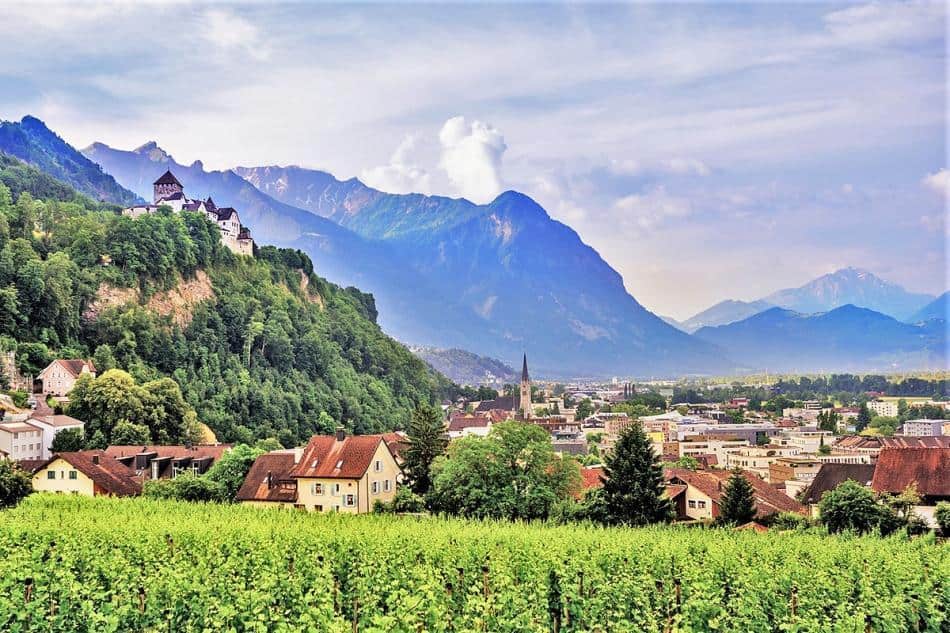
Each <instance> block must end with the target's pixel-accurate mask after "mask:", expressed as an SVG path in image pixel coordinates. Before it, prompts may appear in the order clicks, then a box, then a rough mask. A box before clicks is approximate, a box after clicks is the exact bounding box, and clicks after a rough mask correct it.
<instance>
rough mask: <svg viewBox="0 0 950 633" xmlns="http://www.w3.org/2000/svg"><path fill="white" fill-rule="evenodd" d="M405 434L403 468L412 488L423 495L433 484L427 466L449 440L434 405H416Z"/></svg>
mask: <svg viewBox="0 0 950 633" xmlns="http://www.w3.org/2000/svg"><path fill="white" fill-rule="evenodd" d="M406 434H407V435H408V436H409V447H408V448H407V449H406V461H405V464H404V470H405V471H406V475H407V477H408V479H409V486H410V487H411V488H412V491H413V492H414V493H416V494H418V495H424V494H426V493H427V492H429V488H430V487H431V486H432V477H431V474H430V472H429V468H430V467H431V466H432V462H433V461H435V458H436V457H438V456H439V455H441V454H443V453H444V452H445V447H446V446H448V443H449V440H448V437H447V436H446V434H445V424H444V423H443V422H442V416H441V415H440V414H439V411H437V410H436V409H435V408H434V407H431V406H427V405H422V406H419V407H417V408H416V409H415V410H414V411H413V412H412V418H411V419H410V420H409V428H408V429H407V433H406Z"/></svg>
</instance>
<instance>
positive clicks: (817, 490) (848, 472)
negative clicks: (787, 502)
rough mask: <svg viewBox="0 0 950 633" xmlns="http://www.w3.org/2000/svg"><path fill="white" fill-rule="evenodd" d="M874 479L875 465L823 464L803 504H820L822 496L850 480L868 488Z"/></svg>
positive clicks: (804, 496)
mask: <svg viewBox="0 0 950 633" xmlns="http://www.w3.org/2000/svg"><path fill="white" fill-rule="evenodd" d="M872 477H874V464H822V465H821V468H820V469H819V470H818V473H817V474H816V475H815V478H814V479H812V480H811V483H810V484H809V485H808V487H807V488H805V493H804V495H803V496H802V503H806V504H809V505H812V504H815V503H818V502H819V501H821V497H822V495H824V494H825V493H826V492H828V491H829V490H834V489H835V488H837V487H838V486H840V485H841V484H843V483H844V482H846V481H848V480H849V479H851V480H853V481H856V482H857V483H859V484H861V485H862V486H866V485H868V484H869V483H871V478H872Z"/></svg>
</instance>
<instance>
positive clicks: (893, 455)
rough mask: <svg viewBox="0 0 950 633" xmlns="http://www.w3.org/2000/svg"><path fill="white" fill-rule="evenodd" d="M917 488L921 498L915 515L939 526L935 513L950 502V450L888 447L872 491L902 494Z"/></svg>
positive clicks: (876, 470)
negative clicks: (937, 507)
mask: <svg viewBox="0 0 950 633" xmlns="http://www.w3.org/2000/svg"><path fill="white" fill-rule="evenodd" d="M911 485H913V486H914V487H915V488H916V490H917V494H918V495H920V498H921V502H920V505H918V506H915V507H914V508H913V510H914V513H915V514H917V515H918V516H920V517H921V518H923V519H924V520H925V521H927V523H928V525H930V526H932V527H933V526H935V525H936V524H937V523H936V520H935V519H934V511H935V510H936V505H937V504H938V503H940V502H941V501H950V448H884V449H883V450H881V454H880V455H879V456H878V459H877V464H875V466H874V477H873V478H872V479H871V488H872V489H873V490H874V492H876V493H878V494H882V493H888V494H894V495H897V494H900V493H901V492H903V491H904V490H905V489H907V487H908V486H911Z"/></svg>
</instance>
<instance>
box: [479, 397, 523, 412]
mask: <svg viewBox="0 0 950 633" xmlns="http://www.w3.org/2000/svg"><path fill="white" fill-rule="evenodd" d="M517 400H518V398H517V397H516V396H501V397H499V398H495V399H494V400H482V401H481V402H479V403H478V406H477V407H475V413H485V412H487V411H491V410H493V409H498V410H499V411H514V410H515V409H516V408H517V407H516V406H515V405H516V404H517Z"/></svg>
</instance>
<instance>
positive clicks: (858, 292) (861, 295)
mask: <svg viewBox="0 0 950 633" xmlns="http://www.w3.org/2000/svg"><path fill="white" fill-rule="evenodd" d="M933 299H934V297H933V296H932V295H927V294H919V293H913V292H908V291H907V290H905V289H904V288H902V287H901V286H899V285H897V284H895V283H891V282H889V281H885V280H883V279H881V278H880V277H878V276H876V275H874V274H873V273H870V272H868V271H866V270H862V269H860V268H842V269H841V270H837V271H835V272H833V273H829V274H827V275H822V276H821V277H818V278H817V279H813V280H812V281H810V282H808V283H807V284H805V285H803V286H800V287H798V288H787V289H785V290H779V291H778V292H774V293H772V294H770V295H769V296H767V297H765V298H764V299H763V301H765V302H767V303H770V304H771V305H776V306H780V307H783V308H787V309H789V310H794V311H796V312H804V313H813V312H826V311H828V310H833V309H834V308H838V307H841V306H844V305H848V304H851V305H855V306H859V307H862V308H868V309H869V310H874V311H875V312H880V313H882V314H887V315H889V316H892V317H894V318H895V319H899V320H900V319H906V318H907V317H909V316H910V315H912V314H913V313H915V312H916V311H917V310H919V309H920V308H922V307H923V306H924V305H926V304H927V303H930V302H931V301H933Z"/></svg>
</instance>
